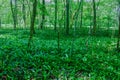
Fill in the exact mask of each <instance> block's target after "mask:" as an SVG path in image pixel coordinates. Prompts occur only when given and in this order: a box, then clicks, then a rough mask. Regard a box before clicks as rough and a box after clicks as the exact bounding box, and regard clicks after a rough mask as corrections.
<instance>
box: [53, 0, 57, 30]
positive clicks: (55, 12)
mask: <svg viewBox="0 0 120 80" xmlns="http://www.w3.org/2000/svg"><path fill="white" fill-rule="evenodd" d="M56 29H57V0H55V27H54V30H55V31H56Z"/></svg>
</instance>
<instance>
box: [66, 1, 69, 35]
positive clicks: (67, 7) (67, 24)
mask: <svg viewBox="0 0 120 80" xmlns="http://www.w3.org/2000/svg"><path fill="white" fill-rule="evenodd" d="M69 8H70V6H69V0H66V34H67V35H68V34H69V25H70V22H69V21H70V20H69V16H70V15H69Z"/></svg>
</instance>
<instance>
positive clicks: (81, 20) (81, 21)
mask: <svg viewBox="0 0 120 80" xmlns="http://www.w3.org/2000/svg"><path fill="white" fill-rule="evenodd" d="M80 18H81V19H80V28H81V27H82V24H83V0H81V15H80Z"/></svg>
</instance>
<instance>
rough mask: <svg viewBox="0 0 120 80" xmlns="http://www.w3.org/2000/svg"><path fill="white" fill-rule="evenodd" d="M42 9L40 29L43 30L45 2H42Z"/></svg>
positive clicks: (43, 0)
mask: <svg viewBox="0 0 120 80" xmlns="http://www.w3.org/2000/svg"><path fill="white" fill-rule="evenodd" d="M42 4H43V8H42V22H41V25H40V28H41V29H43V26H44V22H45V0H42Z"/></svg>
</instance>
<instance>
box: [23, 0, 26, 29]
mask: <svg viewBox="0 0 120 80" xmlns="http://www.w3.org/2000/svg"><path fill="white" fill-rule="evenodd" d="M22 13H23V21H24V26H25V27H26V11H25V0H23V5H22Z"/></svg>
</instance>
